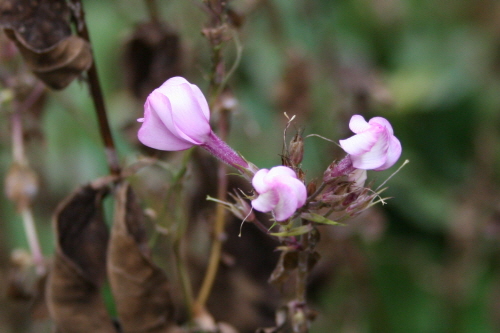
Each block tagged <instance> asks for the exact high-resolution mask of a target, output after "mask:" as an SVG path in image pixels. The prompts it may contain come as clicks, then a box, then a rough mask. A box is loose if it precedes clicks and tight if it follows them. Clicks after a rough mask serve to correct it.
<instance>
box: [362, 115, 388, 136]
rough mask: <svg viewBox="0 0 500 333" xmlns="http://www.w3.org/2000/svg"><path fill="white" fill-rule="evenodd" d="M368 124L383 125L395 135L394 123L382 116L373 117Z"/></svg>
mask: <svg viewBox="0 0 500 333" xmlns="http://www.w3.org/2000/svg"><path fill="white" fill-rule="evenodd" d="M368 124H370V125H375V124H378V125H380V126H382V127H385V129H386V130H387V131H388V132H389V134H390V135H394V130H393V129H392V125H391V123H390V122H389V120H387V119H385V118H382V117H373V118H372V119H370V120H369V121H368Z"/></svg>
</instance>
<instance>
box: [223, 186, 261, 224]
mask: <svg viewBox="0 0 500 333" xmlns="http://www.w3.org/2000/svg"><path fill="white" fill-rule="evenodd" d="M229 195H230V196H231V197H232V198H233V199H234V201H235V203H234V204H231V205H229V206H227V208H228V209H229V210H230V211H231V212H232V213H233V214H234V216H236V217H237V218H239V219H240V220H242V221H247V222H252V221H253V220H255V214H254V213H253V211H252V207H251V206H250V204H249V203H248V201H246V200H245V199H243V198H242V197H241V196H240V194H239V193H237V192H235V194H233V193H229Z"/></svg>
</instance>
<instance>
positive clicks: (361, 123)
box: [349, 114, 370, 134]
mask: <svg viewBox="0 0 500 333" xmlns="http://www.w3.org/2000/svg"><path fill="white" fill-rule="evenodd" d="M349 129H350V130H351V131H353V132H354V133H356V134H359V133H361V132H364V131H367V130H369V129H370V124H368V123H367V122H366V120H365V118H363V116H360V115H359V114H355V115H353V116H352V117H351V120H350V121H349Z"/></svg>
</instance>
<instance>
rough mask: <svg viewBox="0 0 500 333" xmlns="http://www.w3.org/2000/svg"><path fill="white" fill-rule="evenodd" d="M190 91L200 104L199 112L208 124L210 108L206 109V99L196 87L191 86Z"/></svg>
mask: <svg viewBox="0 0 500 333" xmlns="http://www.w3.org/2000/svg"><path fill="white" fill-rule="evenodd" d="M191 89H192V90H193V95H194V97H195V98H196V100H197V101H198V103H199V104H200V107H201V111H202V112H203V115H204V116H205V119H206V121H207V123H208V122H209V121H210V108H209V107H208V102H207V99H206V98H205V95H203V93H202V92H201V90H200V88H198V86H197V85H194V84H191Z"/></svg>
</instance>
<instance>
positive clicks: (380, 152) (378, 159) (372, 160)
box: [351, 132, 389, 170]
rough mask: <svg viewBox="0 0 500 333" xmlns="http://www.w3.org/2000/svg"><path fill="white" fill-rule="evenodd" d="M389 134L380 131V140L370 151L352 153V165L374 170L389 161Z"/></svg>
mask: <svg viewBox="0 0 500 333" xmlns="http://www.w3.org/2000/svg"><path fill="white" fill-rule="evenodd" d="M359 135H360V134H358V136H359ZM388 135H389V134H388V133H387V132H382V133H379V134H378V136H377V137H378V140H377V141H376V143H375V144H374V145H373V146H372V147H371V149H370V150H369V151H367V152H365V153H364V154H360V155H351V160H352V165H353V166H354V167H355V168H357V169H364V170H372V169H376V168H378V167H380V166H382V165H384V163H385V162H386V161H387V156H386V153H387V149H388V145H389V144H388V139H389V138H388Z"/></svg>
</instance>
